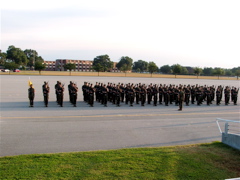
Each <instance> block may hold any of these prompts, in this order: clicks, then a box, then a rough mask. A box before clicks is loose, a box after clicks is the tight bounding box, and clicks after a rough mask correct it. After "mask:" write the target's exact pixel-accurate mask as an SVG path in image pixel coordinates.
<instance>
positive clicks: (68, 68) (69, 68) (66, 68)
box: [64, 63, 76, 76]
mask: <svg viewBox="0 0 240 180" xmlns="http://www.w3.org/2000/svg"><path fill="white" fill-rule="evenodd" d="M64 69H65V70H69V74H70V76H71V73H72V70H73V69H76V64H73V63H67V64H65V65H64Z"/></svg>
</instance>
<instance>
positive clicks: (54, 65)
mask: <svg viewBox="0 0 240 180" xmlns="http://www.w3.org/2000/svg"><path fill="white" fill-rule="evenodd" d="M44 63H45V64H46V69H45V70H46V71H66V70H67V69H64V65H66V64H68V63H72V64H75V65H76V69H75V71H80V72H92V71H94V70H93V69H92V66H93V61H92V60H72V59H57V60H56V61H44ZM116 64H117V62H113V68H112V69H111V70H110V71H111V72H120V71H119V70H118V68H117V67H116Z"/></svg>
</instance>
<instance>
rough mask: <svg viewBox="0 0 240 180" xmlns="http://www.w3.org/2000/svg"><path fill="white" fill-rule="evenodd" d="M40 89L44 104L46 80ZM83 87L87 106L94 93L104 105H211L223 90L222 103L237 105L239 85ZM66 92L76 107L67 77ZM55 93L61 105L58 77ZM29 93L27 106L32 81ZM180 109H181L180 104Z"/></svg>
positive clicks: (32, 93)
mask: <svg viewBox="0 0 240 180" xmlns="http://www.w3.org/2000/svg"><path fill="white" fill-rule="evenodd" d="M181 90H182V91H183V92H184V97H179V95H180V91H181ZM42 91H43V97H44V104H45V106H46V107H47V106H48V99H49V92H50V87H49V84H48V82H46V81H45V82H44V84H43V85H42ZM82 91H83V97H84V101H85V102H88V104H89V105H90V106H93V105H94V96H96V101H98V102H101V103H102V104H103V105H104V106H107V103H108V102H112V103H113V104H116V105H117V106H120V102H124V101H125V104H128V103H129V104H130V106H133V103H134V101H136V104H139V103H140V104H141V105H142V106H144V105H145V103H146V101H147V104H151V102H152V101H153V105H154V106H157V104H158V102H159V104H163V103H165V105H166V106H168V105H169V104H173V103H175V105H179V104H182V103H181V99H182V101H184V102H185V103H186V105H187V106H189V103H190V99H191V103H192V104H194V103H195V102H197V105H201V104H202V102H203V101H206V102H207V105H210V104H212V101H213V100H214V98H215V96H216V104H217V105H220V103H221V101H222V97H223V94H224V96H225V105H228V104H229V101H230V97H231V100H232V101H233V102H234V105H237V97H238V91H239V89H237V88H236V87H232V89H230V87H228V86H226V87H225V88H224V87H223V86H218V87H217V88H216V89H215V87H214V86H210V87H208V86H206V85H205V86H198V85H193V86H190V85H187V86H186V85H181V84H180V85H179V86H175V85H169V86H167V85H165V84H164V85H162V84H160V85H159V86H158V85H156V84H154V85H153V84H150V85H148V86H147V85H145V84H141V83H139V84H136V85H134V84H130V83H128V84H125V85H124V84H123V83H121V84H120V83H119V84H117V85H115V84H114V83H108V84H107V85H106V84H103V83H98V82H96V84H95V86H93V84H90V83H87V82H84V85H83V86H82ZM68 92H69V101H70V102H71V103H72V105H73V106H74V107H76V102H77V93H78V87H77V85H76V84H75V83H73V82H72V81H70V84H69V85H68ZM55 94H56V100H57V103H58V104H59V105H60V106H61V107H62V106H63V97H64V84H62V83H61V82H60V81H57V83H56V85H55ZM28 95H29V100H30V107H33V100H34V96H35V90H34V88H33V87H32V85H31V86H30V88H29V89H28ZM179 109H181V107H180V108H179Z"/></svg>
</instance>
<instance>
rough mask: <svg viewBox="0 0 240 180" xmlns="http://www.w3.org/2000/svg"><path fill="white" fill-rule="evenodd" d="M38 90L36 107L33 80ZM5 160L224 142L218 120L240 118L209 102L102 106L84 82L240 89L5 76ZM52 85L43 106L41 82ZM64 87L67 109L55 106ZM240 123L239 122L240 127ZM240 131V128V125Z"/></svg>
mask: <svg viewBox="0 0 240 180" xmlns="http://www.w3.org/2000/svg"><path fill="white" fill-rule="evenodd" d="M29 78H30V80H31V81H32V83H33V85H34V88H35V90H36V95H35V100H34V107H33V108H30V107H29V100H28V92H27V90H28V80H29ZM0 81H1V88H0V93H1V97H0V98H1V99H0V102H1V104H0V108H1V109H0V113H1V121H0V141H1V144H0V156H12V155H20V154H35V153H56V152H74V151H89V150H108V149H119V148H131V147H159V146H172V145H186V144H196V143H207V142H212V141H221V134H220V132H219V129H218V127H217V124H216V118H223V119H229V120H236V121H239V120H240V106H239V104H240V101H239V98H238V105H233V103H232V102H231V103H230V104H229V105H228V106H226V105H224V102H222V103H221V105H220V106H217V105H216V102H215V101H213V104H212V105H210V106H207V105H206V102H204V103H203V104H202V105H201V106H197V105H196V104H194V105H191V104H190V106H185V105H184V106H183V111H182V112H180V111H177V110H178V106H175V105H174V104H172V105H170V106H164V105H158V106H156V107H155V106H153V105H145V106H144V107H142V106H140V105H136V104H134V106H133V107H129V105H126V104H124V103H122V104H121V106H120V107H116V106H115V105H113V104H111V103H108V107H103V105H101V104H100V103H97V102H94V107H89V105H87V104H86V103H85V102H83V97H82V91H81V86H82V85H83V82H84V81H87V82H90V83H93V84H95V82H96V81H97V82H103V83H107V82H112V83H116V84H117V83H119V82H121V83H134V84H136V83H140V82H141V83H145V84H150V83H153V84H155V83H156V84H160V83H161V84H167V85H169V84H176V85H178V84H186V85H188V84H190V85H195V84H199V85H205V84H206V85H215V86H217V85H222V86H235V87H239V85H240V84H239V82H240V81H237V80H229V81H228V80H198V79H163V78H161V79H160V78H124V77H81V76H31V77H29V76H21V75H19V76H16V75H1V76H0ZM44 81H48V82H49V85H50V97H49V107H45V106H44V103H43V95H42V84H43V82H44ZM56 81H61V82H62V83H63V84H65V93H64V103H63V107H59V106H58V105H57V103H56V96H55V90H54V85H55V84H56ZM69 81H74V82H76V83H77V85H78V87H79V92H78V101H77V107H73V106H72V105H71V104H70V102H69V97H68V91H67V85H68V84H69ZM239 124H240V123H237V125H239ZM237 128H239V129H240V126H239V127H237Z"/></svg>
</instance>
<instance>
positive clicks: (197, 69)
mask: <svg viewBox="0 0 240 180" xmlns="http://www.w3.org/2000/svg"><path fill="white" fill-rule="evenodd" d="M202 71H203V70H202V68H200V67H195V68H194V74H196V76H197V78H198V76H200V74H201V73H202Z"/></svg>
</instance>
